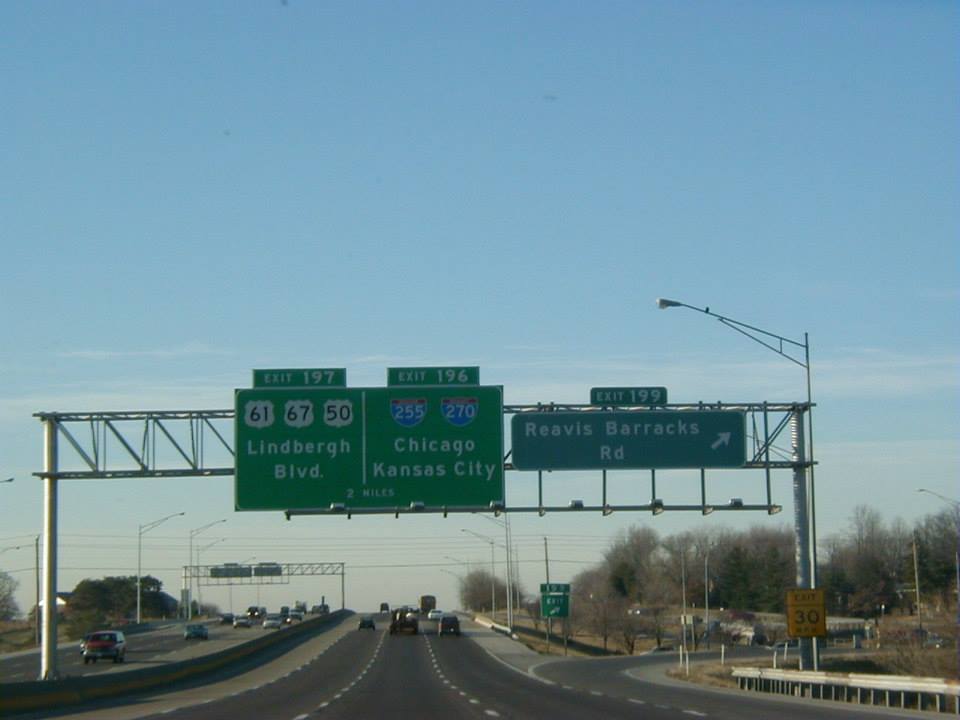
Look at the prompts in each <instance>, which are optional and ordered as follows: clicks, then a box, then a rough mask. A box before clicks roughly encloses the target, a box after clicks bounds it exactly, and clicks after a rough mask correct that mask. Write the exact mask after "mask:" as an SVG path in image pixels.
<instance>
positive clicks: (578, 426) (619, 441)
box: [511, 410, 746, 470]
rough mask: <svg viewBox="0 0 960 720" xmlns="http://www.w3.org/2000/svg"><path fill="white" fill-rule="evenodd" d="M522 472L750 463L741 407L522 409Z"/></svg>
mask: <svg viewBox="0 0 960 720" xmlns="http://www.w3.org/2000/svg"><path fill="white" fill-rule="evenodd" d="M511 436H512V448H513V450H512V460H513V466H514V467H515V468H516V469H518V470H607V469H609V470H616V469H630V468H735V467H742V466H743V465H744V464H745V463H746V420H745V416H744V414H743V413H742V412H740V411H738V410H689V411H688V410H635V411H613V412H535V413H534V412H531V413H518V414H516V415H514V416H513V419H512V421H511Z"/></svg>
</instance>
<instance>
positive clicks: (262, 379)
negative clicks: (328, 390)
mask: <svg viewBox="0 0 960 720" xmlns="http://www.w3.org/2000/svg"><path fill="white" fill-rule="evenodd" d="M253 386H254V387H255V388H280V387H346V386H347V370H346V368H298V369H282V370H254V371H253Z"/></svg>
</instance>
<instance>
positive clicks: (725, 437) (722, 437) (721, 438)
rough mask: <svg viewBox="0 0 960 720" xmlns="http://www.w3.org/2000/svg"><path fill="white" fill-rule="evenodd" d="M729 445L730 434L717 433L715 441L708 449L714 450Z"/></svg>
mask: <svg viewBox="0 0 960 720" xmlns="http://www.w3.org/2000/svg"><path fill="white" fill-rule="evenodd" d="M729 444H730V433H728V432H722V433H717V439H716V440H714V441H713V444H712V445H711V446H710V449H711V450H716V449H717V448H718V447H720V446H721V445H729Z"/></svg>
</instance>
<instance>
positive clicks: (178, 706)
mask: <svg viewBox="0 0 960 720" xmlns="http://www.w3.org/2000/svg"><path fill="white" fill-rule="evenodd" d="M463 625H464V637H460V638H457V637H451V636H446V637H442V638H441V637H438V636H437V635H436V634H435V623H429V622H423V623H422V625H421V627H422V629H423V630H424V631H425V632H423V633H421V634H419V635H410V634H401V635H398V636H391V635H389V634H388V633H387V631H386V628H387V624H386V622H385V620H384V618H378V625H377V627H378V629H377V630H376V631H369V630H363V631H360V630H357V629H356V618H354V619H351V620H349V621H347V622H345V623H343V624H342V625H340V626H338V627H336V628H332V629H331V630H330V631H328V632H326V633H323V634H322V635H321V636H318V637H317V638H314V639H313V640H311V641H310V642H308V643H305V644H304V645H303V646H302V647H298V648H296V649H294V650H292V651H291V652H288V653H286V654H285V655H283V656H281V657H279V658H276V659H275V660H272V661H270V662H268V663H267V664H265V665H262V666H259V667H256V668H252V669H250V670H249V671H247V672H245V673H244V674H243V675H241V676H237V677H234V678H231V679H229V680H228V681H223V682H221V681H214V682H213V683H209V684H202V685H201V684H197V685H196V686H194V687H192V688H189V689H187V690H184V691H178V692H173V693H167V694H162V693H161V694H154V695H152V696H150V697H140V698H131V699H129V700H126V701H116V702H114V703H112V704H103V705H101V706H99V707H88V708H85V709H84V710H82V711H80V712H77V713H74V714H70V715H68V714H67V713H64V714H63V717H64V718H67V717H71V718H78V720H79V719H80V718H83V719H84V720H86V718H90V719H91V720H92V719H93V718H94V717H96V718H97V720H131V719H132V718H142V717H152V718H156V719H157V720H159V718H160V717H161V715H162V716H164V717H171V716H172V717H173V718H176V719H177V720H200V719H201V718H204V719H206V718H214V719H216V718H225V719H226V718H230V720H243V719H244V718H265V719H268V720H272V719H274V718H276V719H277V720H311V719H312V720H324V719H325V718H344V719H347V718H349V719H350V720H357V719H358V718H376V717H384V718H444V719H445V718H451V717H456V718H490V717H493V718H496V717H501V718H516V719H518V720H524V719H527V718H530V719H533V718H544V717H547V718H550V720H592V719H594V718H596V719H597V720H607V719H610V720H616V719H617V718H628V717H629V718H644V719H645V720H689V719H690V718H691V717H693V718H696V717H707V718H737V719H738V720H739V719H740V718H745V719H747V720H754V719H758V718H771V717H778V718H800V719H801V720H806V719H808V718H811V719H812V718H836V719H837V720H840V719H841V718H842V719H843V720H849V719H850V718H851V713H857V714H858V715H859V717H864V716H865V715H867V716H872V717H876V716H880V715H886V714H888V711H885V710H883V709H880V708H867V707H862V708H861V707H857V706H842V705H836V704H832V703H819V702H811V701H804V700H795V699H789V698H780V697H770V696H763V695H757V694H744V693H739V692H737V691H731V690H727V691H717V690H707V689H703V688H700V687H699V686H695V685H690V684H687V683H682V682H681V681H672V684H670V683H671V681H664V680H663V679H662V674H663V670H664V668H665V667H666V666H667V665H673V664H675V663H676V656H675V655H673V654H669V655H668V654H655V655H650V656H639V657H631V658H604V659H588V660H580V659H564V658H559V659H549V660H548V659H544V658H542V657H540V656H537V655H536V654H534V653H532V652H530V651H529V650H526V648H523V647H522V646H520V645H519V644H518V643H515V642H512V641H510V640H508V639H507V638H505V637H503V636H500V635H497V634H496V633H493V632H491V631H488V630H486V629H481V628H480V627H479V626H476V625H474V624H473V623H470V622H464V623H463ZM327 650H329V652H327ZM491 653H492V654H491ZM495 656H496V657H495ZM538 678H539V679H538ZM895 714H896V715H898V716H899V717H901V718H902V717H920V715H916V714H914V713H910V712H909V711H908V712H906V713H905V712H904V711H896V713H895ZM46 716H47V717H49V716H51V715H46Z"/></svg>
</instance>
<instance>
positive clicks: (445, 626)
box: [437, 615, 460, 635]
mask: <svg viewBox="0 0 960 720" xmlns="http://www.w3.org/2000/svg"><path fill="white" fill-rule="evenodd" d="M437 634H439V635H459V634H460V618H458V617H457V616H456V615H444V616H443V617H442V618H440V627H439V629H438V630H437Z"/></svg>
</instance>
